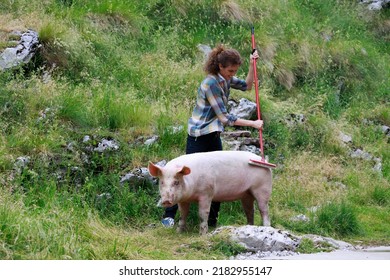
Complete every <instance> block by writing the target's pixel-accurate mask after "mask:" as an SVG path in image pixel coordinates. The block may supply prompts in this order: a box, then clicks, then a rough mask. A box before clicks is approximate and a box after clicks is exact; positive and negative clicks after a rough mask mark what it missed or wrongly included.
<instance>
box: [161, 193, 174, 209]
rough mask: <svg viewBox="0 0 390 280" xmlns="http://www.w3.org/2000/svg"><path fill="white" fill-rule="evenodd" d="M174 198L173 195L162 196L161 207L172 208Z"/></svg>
mask: <svg viewBox="0 0 390 280" xmlns="http://www.w3.org/2000/svg"><path fill="white" fill-rule="evenodd" d="M173 198H174V196H173V194H170V195H169V194H167V195H164V196H162V197H161V205H162V206H163V207H171V206H173V204H174V203H173Z"/></svg>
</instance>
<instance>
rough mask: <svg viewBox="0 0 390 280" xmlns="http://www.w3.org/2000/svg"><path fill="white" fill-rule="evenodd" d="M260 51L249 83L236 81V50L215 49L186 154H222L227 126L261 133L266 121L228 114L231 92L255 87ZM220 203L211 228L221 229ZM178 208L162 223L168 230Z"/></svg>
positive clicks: (168, 212)
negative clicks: (254, 72) (255, 130)
mask: <svg viewBox="0 0 390 280" xmlns="http://www.w3.org/2000/svg"><path fill="white" fill-rule="evenodd" d="M257 58H258V54H257V51H254V53H253V54H252V55H251V56H250V59H251V61H250V63H249V71H248V75H247V77H246V79H245V80H242V79H239V78H237V77H235V74H236V73H237V70H238V68H239V67H240V65H241V64H242V61H241V56H240V54H239V53H238V51H236V50H234V49H226V48H225V47H224V46H222V45H220V46H217V47H216V48H214V49H213V50H212V51H211V53H210V55H209V57H208V59H207V61H206V64H205V66H204V70H205V72H206V73H207V77H206V78H205V79H204V80H203V81H202V83H201V85H200V87H199V89H198V95H197V99H196V105H195V108H194V110H193V112H192V116H191V118H190V119H189V120H188V137H187V146H186V154H192V153H199V152H211V151H220V150H222V141H221V138H220V133H221V132H222V131H223V130H224V126H226V125H229V126H250V127H253V128H256V129H261V128H262V126H263V121H261V120H256V121H252V120H245V119H239V118H237V116H235V115H232V114H229V113H228V112H227V109H226V107H227V102H228V98H229V94H230V88H233V89H237V90H242V91H246V90H251V89H252V85H253V63H252V59H257ZM219 208H220V202H214V201H213V202H212V204H211V208H210V214H209V219H208V224H209V226H210V227H215V226H216V225H217V219H218V212H219ZM177 209H178V206H177V205H174V206H172V207H169V208H166V209H165V214H164V218H163V220H162V221H161V222H162V224H163V225H165V226H173V225H174V217H175V215H176V212H177Z"/></svg>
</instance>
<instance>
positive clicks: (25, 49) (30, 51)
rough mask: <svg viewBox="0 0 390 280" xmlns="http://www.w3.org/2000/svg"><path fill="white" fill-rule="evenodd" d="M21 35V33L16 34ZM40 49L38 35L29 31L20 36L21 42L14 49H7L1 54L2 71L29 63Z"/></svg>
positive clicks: (0, 68) (0, 65) (0, 67)
mask: <svg viewBox="0 0 390 280" xmlns="http://www.w3.org/2000/svg"><path fill="white" fill-rule="evenodd" d="M16 34H17V35H19V33H16ZM39 47H40V44H39V39H38V33H37V32H35V31H33V30H28V31H26V32H24V33H21V34H20V41H19V42H18V44H17V45H16V46H15V47H13V48H6V49H5V50H4V51H3V52H2V53H1V54H0V70H5V69H9V68H12V67H15V66H18V65H19V64H22V63H28V62H29V61H30V60H31V58H32V57H33V56H34V55H35V53H36V51H37V50H38V48H39Z"/></svg>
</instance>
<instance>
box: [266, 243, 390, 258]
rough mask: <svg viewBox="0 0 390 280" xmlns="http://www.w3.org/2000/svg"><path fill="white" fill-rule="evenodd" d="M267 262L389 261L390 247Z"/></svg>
mask: <svg viewBox="0 0 390 280" xmlns="http://www.w3.org/2000/svg"><path fill="white" fill-rule="evenodd" d="M263 259H268V260H390V246H380V247H370V248H365V249H359V250H336V251H333V252H329V253H324V252H323V253H316V254H299V255H293V256H281V257H275V256H272V257H266V258H263Z"/></svg>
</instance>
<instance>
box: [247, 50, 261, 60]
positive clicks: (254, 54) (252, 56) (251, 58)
mask: <svg viewBox="0 0 390 280" xmlns="http://www.w3.org/2000/svg"><path fill="white" fill-rule="evenodd" d="M249 57H250V60H251V61H252V60H253V59H256V60H257V59H258V58H259V53H258V52H257V50H256V49H255V51H254V52H253V53H252V54H251V55H250V56H249Z"/></svg>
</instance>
